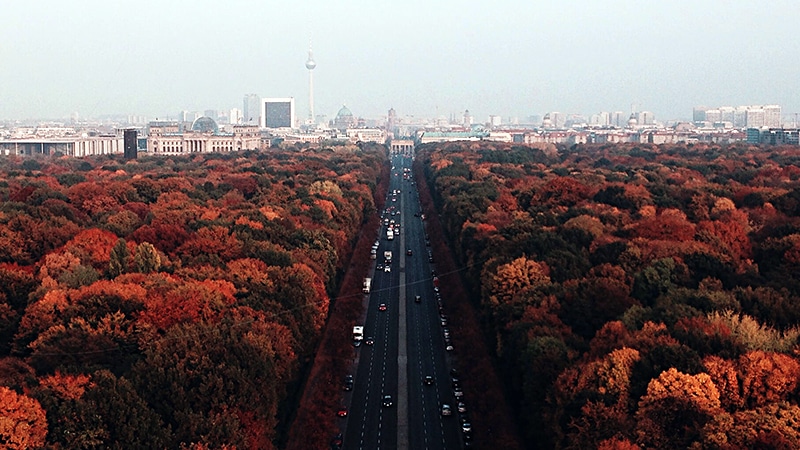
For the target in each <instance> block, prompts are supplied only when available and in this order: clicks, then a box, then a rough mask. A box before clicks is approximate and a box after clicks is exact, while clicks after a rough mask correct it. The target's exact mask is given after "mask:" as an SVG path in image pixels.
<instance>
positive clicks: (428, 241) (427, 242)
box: [425, 239, 431, 247]
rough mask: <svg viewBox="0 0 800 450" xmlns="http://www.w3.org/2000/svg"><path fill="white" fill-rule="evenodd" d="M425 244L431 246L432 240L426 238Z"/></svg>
mask: <svg viewBox="0 0 800 450" xmlns="http://www.w3.org/2000/svg"><path fill="white" fill-rule="evenodd" d="M425 245H426V246H427V247H430V246H431V241H430V240H429V239H425Z"/></svg>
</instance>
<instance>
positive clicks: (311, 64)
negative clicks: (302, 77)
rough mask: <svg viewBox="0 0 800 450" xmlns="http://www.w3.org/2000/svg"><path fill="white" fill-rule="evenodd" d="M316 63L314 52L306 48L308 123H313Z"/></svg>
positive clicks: (309, 47)
mask: <svg viewBox="0 0 800 450" xmlns="http://www.w3.org/2000/svg"><path fill="white" fill-rule="evenodd" d="M315 67H317V63H316V62H314V52H313V51H312V50H311V45H309V46H308V60H306V69H308V123H310V124H313V123H314V120H315V119H314V68H315Z"/></svg>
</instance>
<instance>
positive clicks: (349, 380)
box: [344, 375, 353, 391]
mask: <svg viewBox="0 0 800 450" xmlns="http://www.w3.org/2000/svg"><path fill="white" fill-rule="evenodd" d="M344 390H345V391H352V390H353V376H352V375H345V376H344Z"/></svg>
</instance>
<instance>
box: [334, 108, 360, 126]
mask: <svg viewBox="0 0 800 450" xmlns="http://www.w3.org/2000/svg"><path fill="white" fill-rule="evenodd" d="M357 123H358V121H357V120H356V118H355V117H354V116H353V113H352V112H350V109H349V108H348V107H347V106H345V105H342V108H341V109H340V110H339V113H337V114H336V119H334V120H333V128H336V129H337V130H346V129H348V128H353V127H355V126H356V124H357Z"/></svg>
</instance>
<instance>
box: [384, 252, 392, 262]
mask: <svg viewBox="0 0 800 450" xmlns="http://www.w3.org/2000/svg"><path fill="white" fill-rule="evenodd" d="M383 257H384V258H385V259H386V264H391V263H392V251H391V250H386V251H385V252H383Z"/></svg>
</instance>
